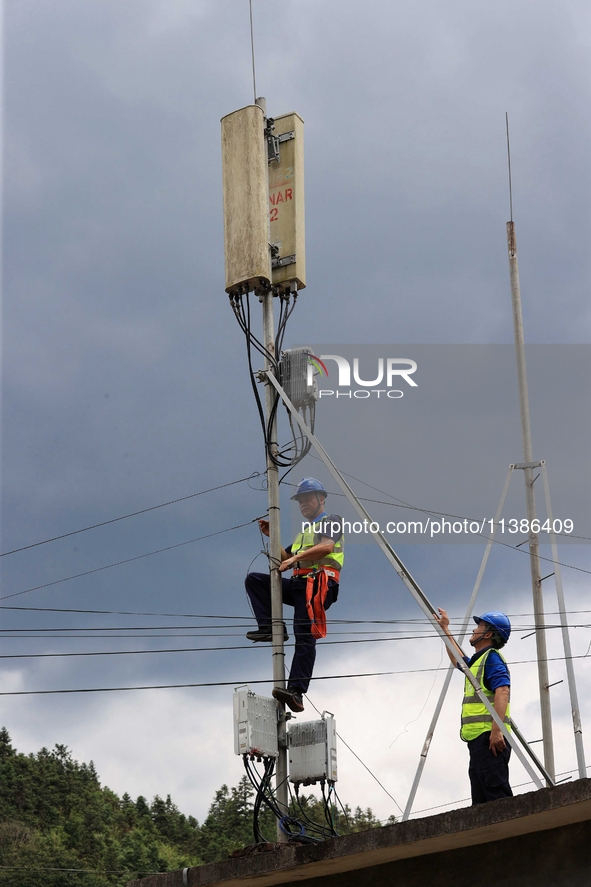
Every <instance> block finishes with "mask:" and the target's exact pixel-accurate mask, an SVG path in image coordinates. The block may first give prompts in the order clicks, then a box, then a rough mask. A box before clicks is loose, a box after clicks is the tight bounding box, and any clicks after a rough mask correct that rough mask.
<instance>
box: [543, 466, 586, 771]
mask: <svg viewBox="0 0 591 887" xmlns="http://www.w3.org/2000/svg"><path fill="white" fill-rule="evenodd" d="M541 469H542V480H543V482H544V494H545V497H546V515H547V518H548V522H549V525H550V545H551V547H552V560H553V561H554V579H555V580H556V597H557V598H558V612H559V614H560V626H561V629H562V643H563V645H564V658H565V662H566V676H567V680H568V692H569V695H570V707H571V712H572V719H573V730H574V734H575V748H576V751H577V765H578V767H579V778H580V779H585V777H586V776H587V767H586V765H585V748H584V746H583V727H582V724H581V713H580V709H579V699H578V695H577V682H576V678H575V668H574V665H573V655H572V650H571V645H570V634H569V630H568V617H567V615H566V603H565V600H564V589H563V587H562V573H561V572H560V564H559V563H558V545H557V544H556V536H555V534H554V519H553V515H552V505H551V502H550V485H549V484H548V472H547V471H546V462H545V461H542V462H541Z"/></svg>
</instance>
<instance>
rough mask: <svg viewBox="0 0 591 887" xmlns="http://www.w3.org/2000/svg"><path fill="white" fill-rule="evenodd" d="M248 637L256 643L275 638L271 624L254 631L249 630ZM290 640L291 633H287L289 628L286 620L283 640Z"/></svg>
mask: <svg viewBox="0 0 591 887" xmlns="http://www.w3.org/2000/svg"><path fill="white" fill-rule="evenodd" d="M246 637H247V638H248V640H249V641H254V643H255V644H257V643H259V642H261V641H267V642H269V643H270V642H271V641H272V640H273V633H272V631H271V626H270V625H267V626H266V627H265V628H257V629H255V630H254V631H247V632H246ZM288 640H289V635H288V633H287V628H286V626H285V622H284V623H283V642H284V643H285V641H288Z"/></svg>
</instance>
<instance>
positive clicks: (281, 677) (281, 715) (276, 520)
mask: <svg viewBox="0 0 591 887" xmlns="http://www.w3.org/2000/svg"><path fill="white" fill-rule="evenodd" d="M256 104H257V105H258V106H259V107H260V108H262V111H263V114H264V118H265V120H266V118H267V102H266V99H264V98H263V97H261V98H257V99H256ZM266 205H267V206H268V205H269V199H268V187H267V200H266ZM269 241H270V237H269ZM259 298H260V300H261V302H262V305H263V345H264V346H265V370H266V372H267V373H272V372H274V370H273V363H272V358H276V357H277V355H276V354H275V320H274V317H273V298H274V296H273V291H272V289H268V290H267V292H265V293H264V294H263V295H261V296H259ZM276 397H277V395H276V394H275V391H274V389H273V387H272V386H271V385H270V384H269V382H268V381H267V377H266V376H265V423H266V426H267V429H268V433H269V439H268V441H267V496H268V508H269V573H270V578H271V620H272V634H273V640H272V657H273V686H275V687H285V649H284V643H283V592H282V583H281V573H280V572H279V564H280V563H281V516H280V510H279V469H278V467H277V464H276V462H275V460H274V458H273V457H274V456H275V457H276V455H277V410H276V409H275V410H274V409H273V408H274V405H275V400H276ZM271 417H273V418H271ZM276 702H277V741H278V756H277V769H276V774H275V790H276V795H275V797H276V801H277V804H278V806H279V808H280V809H281V810H282V811H283V813H284V815H285V816H287V814H288V812H289V804H288V796H287V729H286V720H285V704H284V703H283V702H279V701H278V700H276ZM277 840H278V841H280V842H285V841H287V835H286V834H285V832H284V831H283V830H282V829H281V828H280V826H279V823H277Z"/></svg>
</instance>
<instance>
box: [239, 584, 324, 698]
mask: <svg viewBox="0 0 591 887" xmlns="http://www.w3.org/2000/svg"><path fill="white" fill-rule="evenodd" d="M244 584H245V586H246V593H247V595H248V597H249V598H250V603H251V604H252V609H253V610H254V615H255V616H256V620H257V622H258V625H259V628H270V627H271V578H270V576H269V574H268V573H249V574H248V576H247V577H246V580H245V582H244ZM281 585H282V587H283V603H284V604H288V605H289V606H290V607H293V608H294V614H293V633H294V636H295V651H294V654H293V660H292V663H291V669H290V672H289V679H288V681H287V685H288V686H289V687H293V689H294V690H297V692H298V693H306V692H307V691H308V687H309V685H310V679H311V677H312V672H313V671H314V662H315V660H316V638H314V637H312V633H311V628H312V622H311V621H310V617H309V616H308V610H307V609H306V579H305V577H301V578H300V577H298V578H297V579H282V580H281ZM338 592H339V585H338V582H335V581H334V580H333V579H329V580H328V592H327V594H326V602H325V604H324V609H325V610H328V608H329V607H330V605H331V604H333V603H334V602H335V601H336V599H337V595H338Z"/></svg>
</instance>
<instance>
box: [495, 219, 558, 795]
mask: <svg viewBox="0 0 591 887" xmlns="http://www.w3.org/2000/svg"><path fill="white" fill-rule="evenodd" d="M507 246H508V252H509V275H510V280H511V300H512V304H513V326H514V330H515V352H516V357H517V378H518V383H519V407H520V412H521V438H522V443H523V461H524V463H525V464H524V465H523V466H517V467H522V468H523V472H524V478H525V503H526V509H527V519H528V526H529V534H528V542H529V564H530V573H531V587H532V597H533V606H534V625H535V629H536V651H537V657H538V684H539V688H540V710H541V715H542V737H543V747H544V763H545V765H546V770H547V771H548V773H549V774H550V776H551V777H552V779H554V778H555V769H554V742H553V739H552V713H551V710H550V690H549V686H548V685H549V683H550V681H549V678H548V652H547V648H546V626H545V620H544V598H543V595H542V582H541V577H540V559H539V545H538V534H537V533H534V531H533V530H532V525H533V522H534V521H535V520H536V499H535V493H534V476H533V468H532V467H531V465H530V464H528V463H531V462H532V461H533V457H532V444H531V427H530V421H529V399H528V393H527V373H526V367H525V340H524V336H523V317H522V314H521V290H520V286H519V267H518V265H517V243H516V240H515V224H514V223H513V222H512V221H511V222H507Z"/></svg>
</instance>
